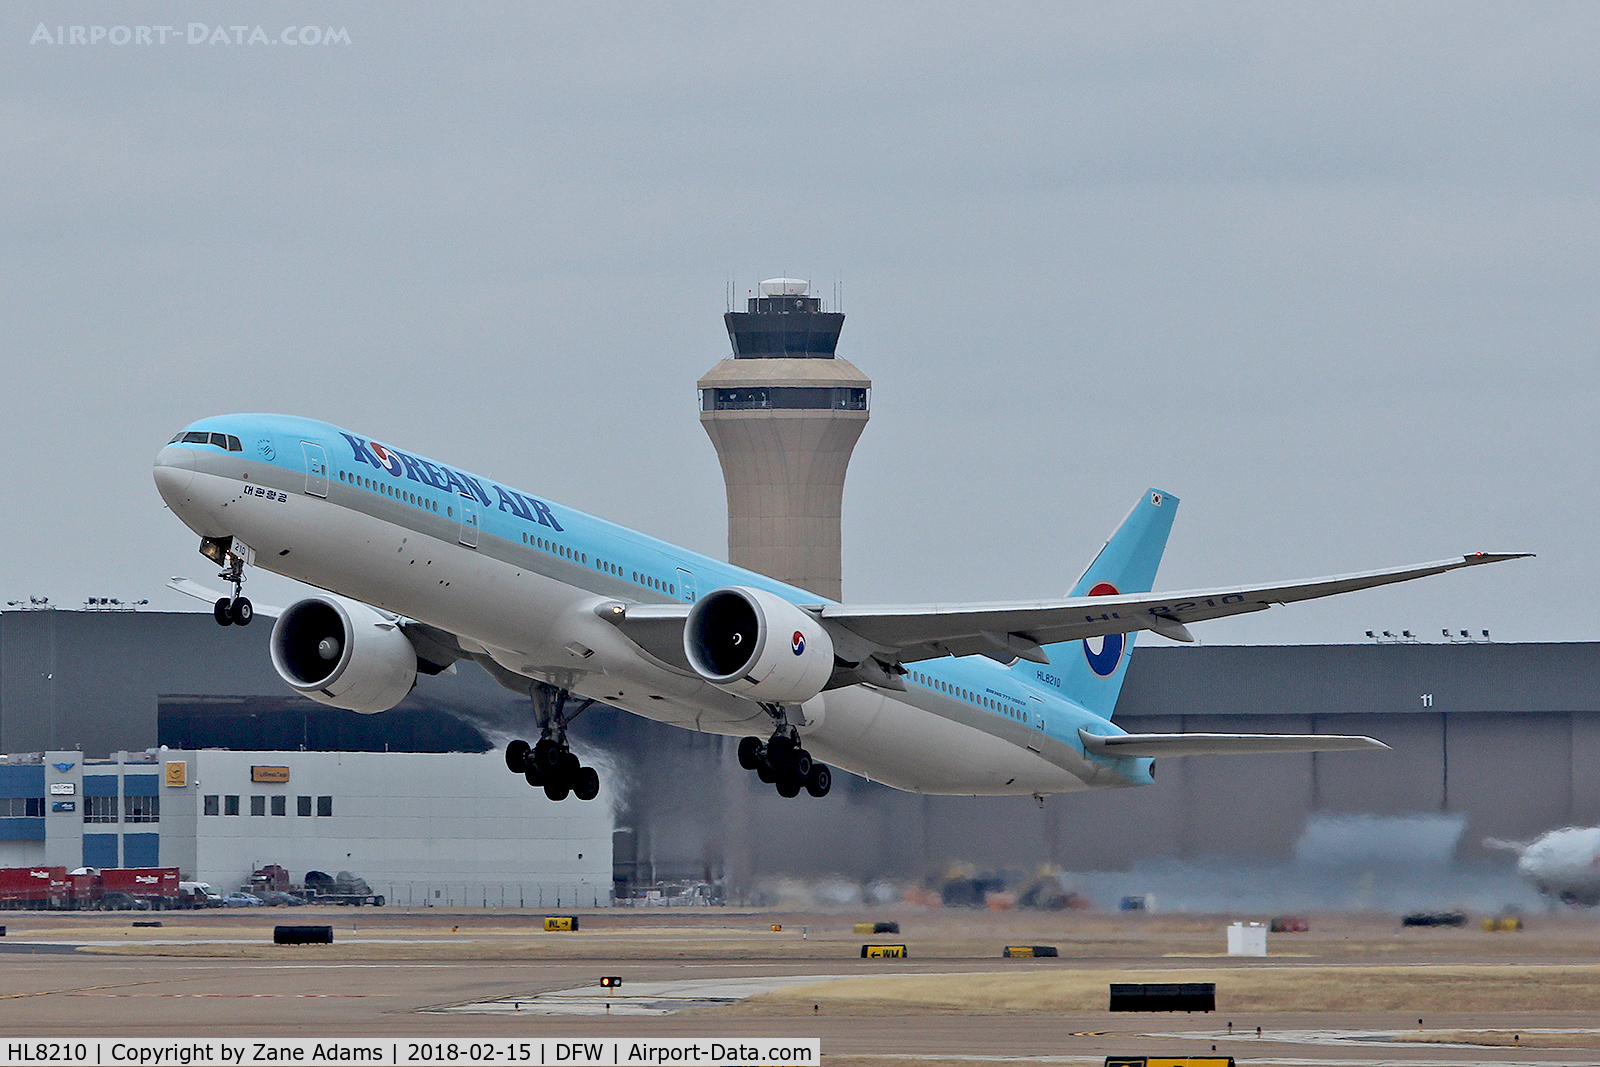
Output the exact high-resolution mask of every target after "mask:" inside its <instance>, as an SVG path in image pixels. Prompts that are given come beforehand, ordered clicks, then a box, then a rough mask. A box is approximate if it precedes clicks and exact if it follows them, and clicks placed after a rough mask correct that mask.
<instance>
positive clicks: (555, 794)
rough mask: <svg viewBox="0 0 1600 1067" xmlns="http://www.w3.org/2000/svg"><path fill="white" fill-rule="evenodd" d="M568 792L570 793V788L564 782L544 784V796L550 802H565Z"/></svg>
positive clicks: (547, 782)
mask: <svg viewBox="0 0 1600 1067" xmlns="http://www.w3.org/2000/svg"><path fill="white" fill-rule="evenodd" d="M570 792H572V788H571V787H570V786H568V785H567V783H566V782H565V781H546V782H545V783H544V795H545V796H547V797H549V798H550V799H551V800H555V801H562V800H565V799H567V794H568V793H570Z"/></svg>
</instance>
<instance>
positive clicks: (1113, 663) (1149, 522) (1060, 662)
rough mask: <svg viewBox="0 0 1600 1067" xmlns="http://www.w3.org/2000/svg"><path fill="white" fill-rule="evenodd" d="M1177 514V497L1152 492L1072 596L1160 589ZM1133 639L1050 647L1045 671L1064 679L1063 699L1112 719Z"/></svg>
mask: <svg viewBox="0 0 1600 1067" xmlns="http://www.w3.org/2000/svg"><path fill="white" fill-rule="evenodd" d="M1177 510H1178V498H1177V497H1175V496H1173V495H1171V494H1170V493H1165V492H1162V491H1161V490H1159V489H1150V490H1147V491H1146V492H1145V494H1144V496H1143V497H1142V498H1141V499H1140V500H1139V502H1138V503H1137V504H1135V505H1134V506H1133V510H1132V511H1130V512H1128V517H1127V518H1125V519H1123V520H1122V525H1121V526H1119V527H1117V531H1116V533H1114V534H1112V535H1111V539H1110V540H1109V541H1107V542H1106V543H1105V546H1104V547H1103V548H1101V549H1100V553H1099V554H1098V555H1097V556H1095V558H1094V562H1093V563H1090V564H1089V566H1088V568H1087V569H1086V570H1085V571H1084V572H1083V576H1082V577H1081V578H1079V579H1078V582H1077V584H1076V585H1074V586H1073V587H1072V591H1071V592H1069V593H1068V594H1067V595H1068V596H1074V597H1079V596H1113V595H1116V594H1118V593H1148V592H1149V591H1150V589H1151V587H1152V586H1153V585H1154V584H1155V580H1156V568H1157V567H1158V566H1160V565H1161V553H1162V552H1163V551H1164V550H1165V549H1166V547H1167V534H1168V533H1169V532H1171V530H1172V519H1173V515H1174V513H1176V512H1177ZM1133 639H1134V634H1133V633H1127V634H1111V635H1109V636H1107V637H1095V638H1090V639H1089V640H1087V641H1063V642H1061V643H1059V644H1054V645H1046V646H1045V654H1046V655H1048V656H1049V657H1050V666H1049V667H1045V668H1043V670H1044V671H1047V672H1049V673H1052V674H1054V675H1056V676H1057V677H1058V678H1060V680H1061V681H1060V686H1061V692H1062V695H1063V696H1065V697H1066V698H1067V699H1068V700H1071V701H1072V702H1073V703H1074V704H1077V705H1078V706H1080V707H1082V708H1083V709H1085V710H1086V711H1089V712H1092V713H1094V714H1095V715H1098V716H1100V717H1101V718H1103V719H1109V718H1111V713H1112V711H1114V710H1115V709H1116V706H1117V694H1118V693H1120V692H1121V691H1122V679H1123V676H1124V675H1125V674H1127V672H1128V654H1129V653H1130V652H1132V651H1133ZM1021 666H1022V665H1021V664H1019V665H1018V668H1020V667H1021ZM1033 669H1034V670H1039V668H1033Z"/></svg>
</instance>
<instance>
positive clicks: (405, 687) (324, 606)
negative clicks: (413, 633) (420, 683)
mask: <svg viewBox="0 0 1600 1067" xmlns="http://www.w3.org/2000/svg"><path fill="white" fill-rule="evenodd" d="M272 666H273V667H274V668H275V669H276V670H277V672H278V676H279V677H280V678H282V679H283V680H284V681H285V682H288V683H289V685H290V686H291V687H293V688H294V689H295V690H296V691H298V692H300V693H304V694H305V695H306V696H308V697H310V698H311V699H312V700H316V701H319V702H321V703H323V704H332V705H333V706H334V707H336V708H344V709H345V710H346V711H359V712H361V713H362V714H363V715H371V714H373V713H375V712H379V711H388V710H389V709H390V708H392V707H394V706H395V705H396V704H398V703H400V701H401V700H403V699H404V698H405V695H406V694H407V693H409V692H411V687H412V686H413V685H415V684H416V682H417V652H416V649H415V648H413V647H412V646H411V642H410V641H409V640H407V639H406V635H405V634H404V633H403V632H401V630H400V627H398V626H396V625H395V624H394V623H393V622H391V621H390V620H389V619H387V618H385V617H384V616H382V615H380V614H378V613H377V612H376V611H374V610H373V609H372V608H369V607H367V605H365V604H362V603H360V602H359V601H355V600H346V599H345V598H343V597H334V596H313V597H307V598H306V599H304V600H300V601H296V602H295V603H293V604H291V605H290V606H289V608H288V610H287V611H285V612H284V613H283V614H282V615H280V616H278V621H277V624H276V625H274V626H273V627H272Z"/></svg>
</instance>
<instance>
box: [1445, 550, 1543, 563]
mask: <svg viewBox="0 0 1600 1067" xmlns="http://www.w3.org/2000/svg"><path fill="white" fill-rule="evenodd" d="M1534 555H1535V553H1533V552H1474V553H1472V555H1470V556H1462V557H1461V565H1462V566H1463V567H1476V566H1477V565H1478V564H1480V563H1504V562H1505V561H1506V560H1508V559H1533V558H1534Z"/></svg>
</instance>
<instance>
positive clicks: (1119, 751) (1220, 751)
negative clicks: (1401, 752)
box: [1078, 730, 1389, 757]
mask: <svg viewBox="0 0 1600 1067" xmlns="http://www.w3.org/2000/svg"><path fill="white" fill-rule="evenodd" d="M1078 736H1079V737H1080V738H1082V739H1083V747H1084V749H1085V751H1087V752H1089V753H1091V754H1093V755H1096V756H1161V757H1171V756H1256V755H1262V754H1265V753H1270V752H1353V751H1363V750H1370V749H1387V748H1388V747H1389V746H1388V745H1386V744H1384V743H1383V742H1382V741H1379V740H1377V739H1376V738H1372V737H1362V736H1359V735H1355V734H1110V735H1105V734H1091V733H1090V732H1089V731H1087V730H1079V731H1078Z"/></svg>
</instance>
